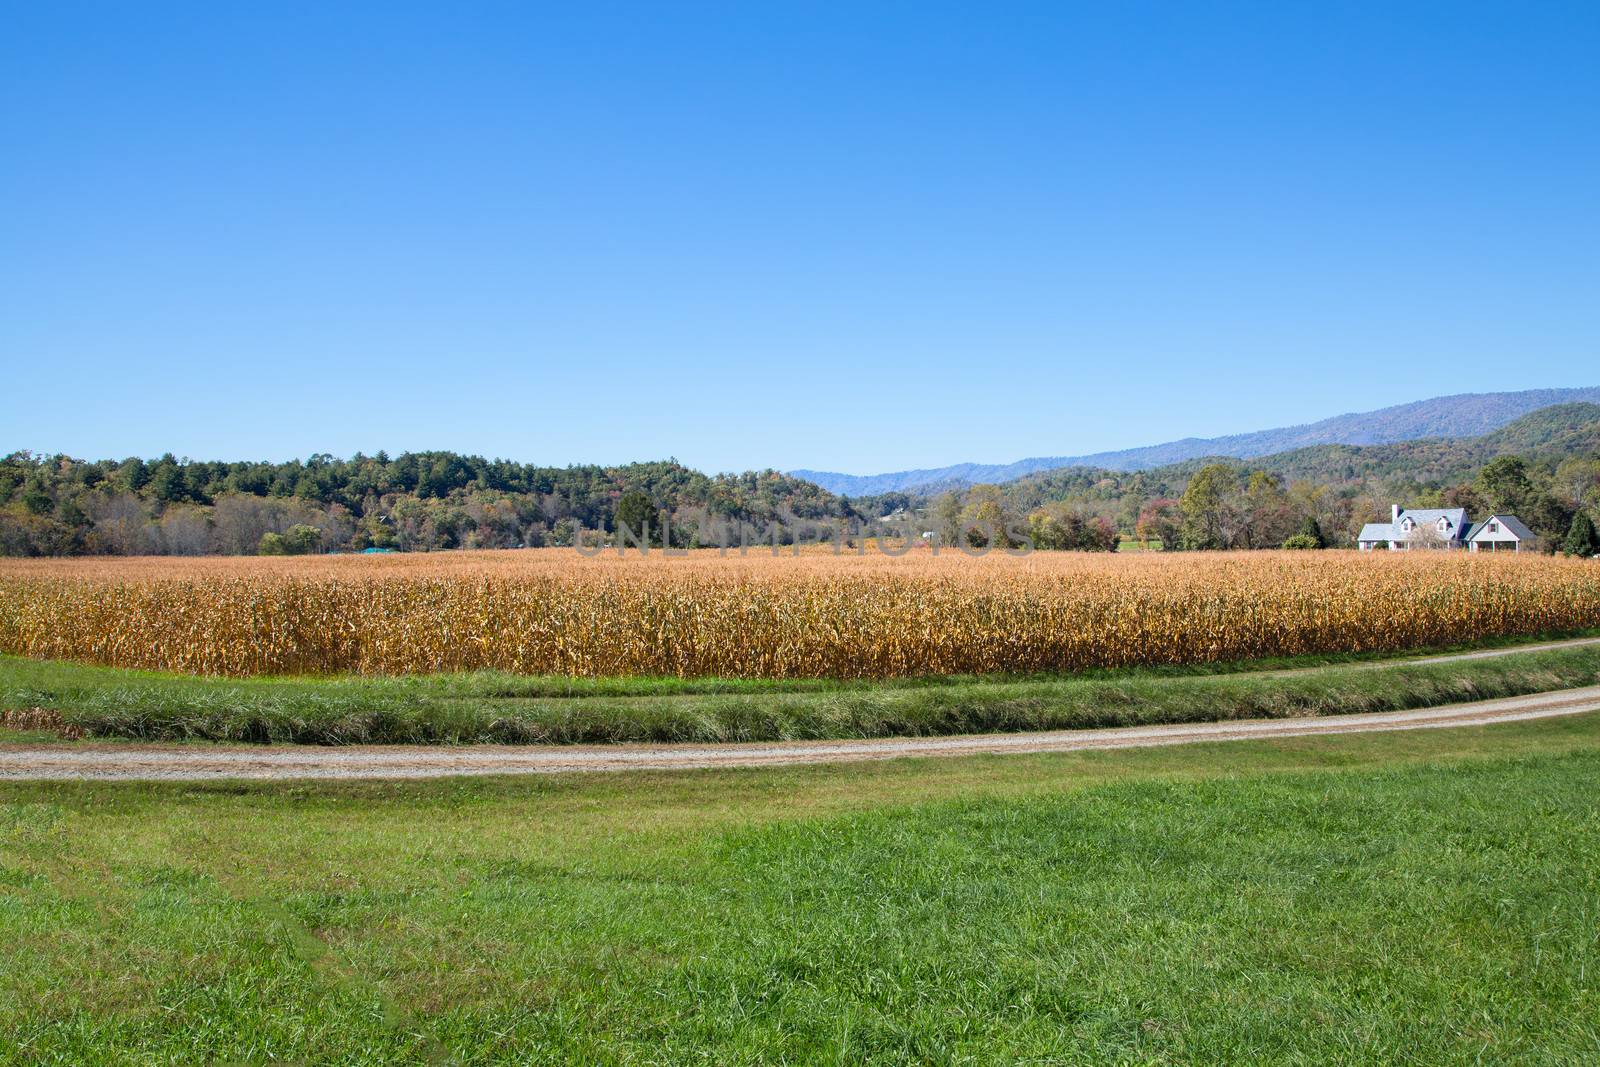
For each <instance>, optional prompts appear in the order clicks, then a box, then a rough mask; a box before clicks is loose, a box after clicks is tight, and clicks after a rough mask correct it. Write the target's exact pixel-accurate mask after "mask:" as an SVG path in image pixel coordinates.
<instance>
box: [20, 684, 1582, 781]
mask: <svg viewBox="0 0 1600 1067" xmlns="http://www.w3.org/2000/svg"><path fill="white" fill-rule="evenodd" d="M1592 711H1600V686H1591V687H1588V688H1585V689H1565V690H1560V691H1558V692H1553V693H1538V694H1535V695H1533V696H1523V697H1510V698H1507V699H1504V700H1484V701H1478V702H1476V703H1471V704H1452V705H1446V706H1444V707H1437V708H1423V709H1419V710H1416V711H1399V712H1386V713H1382V714H1374V715H1341V716H1330V717H1327V718H1305V719H1268V720H1253V721H1242V722H1208V723H1192V724H1184V725H1176V726H1138V727H1123V728H1119V729H1113V730H1054V731H1048V732H1040V733H1023V734H975V735H965V736H959V737H888V738H876V739H870V740H858V741H791V742H779V743H757V744H728V745H605V746H570V747H569V746H521V747H518V746H501V745H481V746H469V747H459V748H443V747H416V746H405V745H395V746H379V745H357V746H350V747H347V748H310V747H298V748H280V747H242V746H241V747H223V746H210V745H206V746H201V745H184V746H176V745H161V746H157V745H128V744H94V743H90V744H84V743H71V744H57V745H0V779H75V778H94V779H170V780H180V781H198V780H206V779H223V778H256V779H276V778H437V777H445V776H449V775H461V774H553V773H558V772H567V771H628V770H687V769H694V768H703V767H760V766H774V765H782V764H795V763H843V762H854V761H859V760H878V759H893V758H896V757H902V756H967V755H974V754H977V753H1007V752H1072V751H1077V750H1081V749H1097V748H1135V747H1140V746H1151V745H1181V744H1188V743H1193V742H1198V741H1243V740H1249V739H1257V738H1268V739H1270V738H1277V737H1304V736H1308V735H1313V734H1341V733H1361V732H1372V731H1385V730H1426V729H1440V728H1444V727H1451V726H1483V725H1487V724H1490V723H1499V722H1520V721H1523V720H1527V719H1542V718H1549V717H1552V716H1557V715H1580V714H1583V713H1585V712H1592Z"/></svg>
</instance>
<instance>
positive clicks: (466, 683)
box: [0, 645, 1600, 744]
mask: <svg viewBox="0 0 1600 1067" xmlns="http://www.w3.org/2000/svg"><path fill="white" fill-rule="evenodd" d="M1319 662H1323V665H1322V666H1319V667H1317V668H1316V669H1314V670H1306V671H1303V672H1300V673H1293V674H1286V673H1275V672H1272V671H1269V670H1263V669H1255V670H1246V669H1240V668H1242V667H1246V666H1254V667H1256V668H1262V667H1272V666H1300V665H1303V664H1302V663H1300V662H1297V661H1292V660H1289V661H1269V662H1267V663H1258V664H1253V665H1250V664H1229V665H1218V666H1215V667H1213V668H1211V669H1214V670H1218V671H1220V672H1221V673H1218V674H1203V673H1198V672H1200V671H1202V670H1204V669H1206V668H1203V667H1199V666H1189V667H1183V668H1142V669H1121V670H1110V671H1095V672H1088V673H1086V674H1083V675H1080V676H1039V677H1029V678H1004V677H1002V678H988V679H985V678H972V677H966V678H945V679H931V678H930V679H916V680H912V681H909V682H859V681H857V682H836V681H835V682H830V681H764V680H719V679H671V678H656V679H651V678H615V679H569V678H548V677H545V678H540V677H531V678H528V677H519V676H515V675H507V674H498V673H479V674H464V675H421V676H411V677H406V678H362V677H343V678H320V679H318V678H309V679H308V678H300V679H291V678H252V679H227V678H196V677H191V676H186V675H163V674H154V673H147V672H138V671H125V670H118V669H114V668H108V667H90V666H84V665H81V664H71V663H59V662H41V661H34V660H24V659H18V658H16V657H0V709H29V708H44V709H49V710H52V711H56V712H59V713H60V714H61V718H62V721H63V722H64V723H65V724H66V725H67V726H68V727H70V728H72V729H75V730H82V731H85V732H87V733H88V734H90V735H93V736H99V737H126V738H146V739H158V740H212V741H251V742H280V743H307V744H356V743H377V744H391V743H409V744H429V743H446V744H454V743H505V744H524V743H572V742H587V743H602V742H613V741H657V742H671V741H689V742H713V741H769V740H785V739H815V738H852V737H884V736H910V735H929V734H954V733H979V732H995V731H1014V730H1045V729H1076V728H1092V727H1108V726H1131V725H1143V724H1150V723H1177V722H1201V721H1217V720H1228V719H1259V718H1278V717H1285V716H1306V715H1340V714H1352V713H1359V712H1377V711H1395V710H1402V709H1406V708H1415V707H1428V706H1435V705H1439V704H1448V703H1453V702H1458V701H1467V700H1479V699H1487V698H1492V697H1506V696H1516V695H1520V694H1524V693H1535V692H1542V691H1546V690H1553V689H1562V688H1570V687H1576V686H1585V685H1593V684H1597V683H1600V645H1586V646H1574V647H1568V648H1563V649H1552V650H1546V651H1539V652H1535V651H1525V652H1516V653H1513V654H1508V655H1504V656H1500V657H1496V658H1492V659H1481V660H1466V661H1456V662H1445V663H1425V662H1422V663H1408V662H1405V661H1400V662H1396V663H1389V664H1383V665H1381V669H1377V668H1378V667H1379V665H1378V664H1375V663H1372V662H1365V663H1362V662H1347V663H1338V662H1334V663H1326V662H1324V661H1322V660H1321V659H1320V658H1308V659H1307V660H1306V661H1304V663H1307V664H1314V663H1319Z"/></svg>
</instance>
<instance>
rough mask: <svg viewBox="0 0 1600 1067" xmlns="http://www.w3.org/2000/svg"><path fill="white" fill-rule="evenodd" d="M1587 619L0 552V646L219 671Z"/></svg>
mask: <svg viewBox="0 0 1600 1067" xmlns="http://www.w3.org/2000/svg"><path fill="white" fill-rule="evenodd" d="M1595 626H1600V566H1597V565H1596V564H1594V563H1592V562H1583V561H1576V560H1564V559H1554V558H1550V557H1543V556H1529V555H1523V556H1506V555H1501V556H1496V557H1484V556H1472V555H1464V554H1458V553H1449V554H1446V553H1374V554H1371V555H1366V556H1363V555H1358V554H1356V553H1353V552H1254V553H1217V554H1200V553H1192V554H1176V553H1174V554H1156V553H1141V554H1137V555H1126V556H1117V555H1113V556H1101V555H1089V554H1079V553H1045V552H1038V553H1034V554H1032V555H1028V556H1025V557H1011V556H1005V555H1001V554H999V553H995V554H991V555H989V556H986V557H983V558H972V557H969V556H966V555H963V554H961V553H958V552H953V551H950V550H946V551H945V552H943V553H940V554H939V555H937V556H935V555H933V554H932V553H930V552H929V551H927V550H926V549H922V548H919V549H918V550H916V551H914V552H912V553H910V554H909V555H906V556H904V557H899V558H893V557H888V556H885V555H881V554H878V553H876V552H872V553H868V554H865V555H855V554H845V555H840V556H836V555H833V554H832V553H831V552H828V551H815V550H813V551H808V552H806V553H803V554H801V555H799V556H793V555H789V554H787V553H786V554H784V555H781V556H778V557H773V556H771V555H768V554H763V553H756V552H752V553H751V554H750V555H749V556H746V557H740V556H739V555H737V554H736V553H731V554H729V555H728V556H726V557H721V556H719V555H718V553H717V552H716V551H703V552H695V553H692V554H689V555H688V556H686V557H680V558H670V557H667V556H665V555H663V554H662V553H660V552H656V553H653V554H651V555H650V556H648V557H645V558H640V557H638V556H637V555H633V554H630V555H629V556H628V557H626V558H618V557H616V556H615V555H614V554H612V553H610V552H607V553H606V554H605V555H603V556H600V557H597V558H584V557H582V556H580V555H579V554H577V553H576V552H574V551H571V550H564V549H539V550H527V551H515V552H454V553H438V554H432V555H417V556H404V555H395V556H377V557H375V556H325V557H314V558H313V557H301V558H270V559H269V558H249V557H246V558H238V557H235V558H221V557H212V558H199V559H179V558H171V557H165V558H140V559H127V558H107V559H89V560H84V559H77V560H3V561H0V652H5V653H10V654H15V655H22V656H31V657H39V658H54V659H69V660H77V661H82V662H86V663H97V664H104V665H108V666H116V667H135V668H146V669H155V670H164V671H178V672H186V673H193V674H210V675H232V676H243V675H255V674H333V673H347V672H353V673H359V674H407V673H422V672H436V671H470V670H483V669H494V670H502V671H511V672H516V673H522V674H559V675H677V676H686V677H699V676H724V677H741V678H892V677H904V676H910V675H936V674H976V673H990V672H1031V671H1070V670H1077V669H1082V668H1088V667H1114V666H1129V665H1143V664H1179V663H1195V662H1204V661H1216V660H1234V659H1248V658H1257V657H1264V656H1292V655H1298V654H1305V653H1329V652H1370V651H1399V650H1405V649H1411V648H1421V647H1428V646H1438V645H1447V644H1457V643H1463V642H1468V641H1471V640H1474V639H1479V638H1486V637H1503V636H1510V635H1519V634H1535V633H1551V632H1570V631H1575V630H1580V629H1586V628H1590V627H1595Z"/></svg>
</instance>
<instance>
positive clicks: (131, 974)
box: [0, 715, 1600, 1064]
mask: <svg viewBox="0 0 1600 1067" xmlns="http://www.w3.org/2000/svg"><path fill="white" fill-rule="evenodd" d="M1597 784H1600V715H1587V716H1579V717H1574V718H1569V719H1558V720H1547V721H1542V722H1535V723H1524V724H1514V725H1505V726H1496V727H1488V728H1476V729H1458V730H1426V731H1415V732H1408V733H1401V734H1387V735H1346V736H1342V737H1324V738H1302V739H1293V740H1285V741H1279V742H1271V743H1268V742H1249V743H1233V744H1217V745H1203V746H1186V747H1183V748H1172V749H1154V750H1143V751H1135V750H1128V751H1117V752H1098V753H1072V754H1052V755H1033V756H1019V757H1004V758H999V757H986V758H973V759H959V760H932V761H911V760H903V761H894V762H890V763H885V764H872V765H851V766H834V767H799V768H787V769H765V770H759V771H728V772H698V773H680V774H640V775H614V776H605V775H596V776H588V777H584V776H574V777H567V778H527V779H472V780H453V781H452V780H446V781H437V782H423V783H361V784H354V783H351V784H317V785H305V784H287V783H284V784H262V785H254V784H252V785H244V784H237V785H235V784H227V785H209V786H186V785H180V784H129V783H119V784H108V783H82V784H69V785H63V784H53V785H51V784H11V785H5V786H0V943H3V944H4V945H5V946H6V951H5V954H4V962H3V965H0V1061H7V1062H15V1063H28V1064H38V1063H74V1064H76V1063H90V1062H92V1063H106V1064H114V1063H190V1062H203V1061H238V1062H253V1063H265V1062H271V1061H285V1060H290V1061H302V1062H314V1063H371V1064H380V1063H396V1062H427V1061H430V1060H431V1061H435V1062H450V1063H550V1062H584V1063H693V1062H701V1063H717V1064H737V1063H771V1062H793V1063H1017V1062H1034V1063H1130V1064H1135V1063H1137V1064H1146V1063H1247V1062H1293V1063H1334V1062H1338V1063H1355V1062H1360V1063H1399V1062H1406V1063H1428V1064H1442V1063H1485V1062H1494V1063H1513V1062H1514V1063H1529V1064H1573V1063H1584V1062H1595V1061H1596V1059H1597V1058H1600V996H1597V984H1600V789H1597V788H1596V787H1597Z"/></svg>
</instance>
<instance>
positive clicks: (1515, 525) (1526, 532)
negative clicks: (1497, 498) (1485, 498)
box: [1467, 515, 1534, 541]
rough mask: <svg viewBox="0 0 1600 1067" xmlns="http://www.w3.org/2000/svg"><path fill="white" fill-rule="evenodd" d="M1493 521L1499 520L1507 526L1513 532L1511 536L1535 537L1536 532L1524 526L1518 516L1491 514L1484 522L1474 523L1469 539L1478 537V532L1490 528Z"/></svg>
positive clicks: (1520, 539) (1526, 539)
mask: <svg viewBox="0 0 1600 1067" xmlns="http://www.w3.org/2000/svg"><path fill="white" fill-rule="evenodd" d="M1491 522H1498V523H1499V524H1500V525H1501V526H1502V527H1504V528H1505V530H1506V532H1507V533H1509V534H1511V536H1513V537H1515V538H1516V539H1517V540H1518V541H1530V540H1532V539H1533V537H1534V532H1533V531H1532V530H1530V529H1528V528H1527V527H1526V526H1524V525H1523V524H1522V520H1521V519H1519V518H1517V517H1516V516H1515V515H1490V516H1489V517H1488V518H1487V519H1484V520H1483V521H1482V522H1478V523H1473V526H1472V531H1471V532H1470V533H1468V534H1467V540H1469V541H1471V540H1473V539H1474V538H1476V537H1477V536H1478V534H1480V533H1482V532H1483V531H1484V530H1485V529H1487V528H1488V526H1489V524H1490V523H1491Z"/></svg>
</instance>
